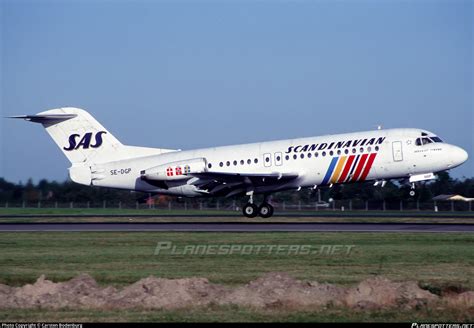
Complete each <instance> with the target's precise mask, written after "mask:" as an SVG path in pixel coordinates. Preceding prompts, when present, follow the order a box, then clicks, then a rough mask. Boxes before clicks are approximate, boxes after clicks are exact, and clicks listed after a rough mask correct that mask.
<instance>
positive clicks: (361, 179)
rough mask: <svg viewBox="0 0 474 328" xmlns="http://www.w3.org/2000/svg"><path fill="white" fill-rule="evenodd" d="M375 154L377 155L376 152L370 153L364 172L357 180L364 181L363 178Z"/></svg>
mask: <svg viewBox="0 0 474 328" xmlns="http://www.w3.org/2000/svg"><path fill="white" fill-rule="evenodd" d="M375 156H377V153H373V154H370V156H369V160H368V161H367V165H366V166H365V169H364V172H363V173H362V175H361V176H360V179H359V181H364V180H365V178H367V175H369V171H370V168H371V167H372V164H373V163H374V160H375Z"/></svg>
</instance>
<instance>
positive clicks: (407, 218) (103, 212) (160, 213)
mask: <svg viewBox="0 0 474 328" xmlns="http://www.w3.org/2000/svg"><path fill="white" fill-rule="evenodd" d="M341 214H344V216H341ZM28 216H31V217H28ZM193 216H194V217H193ZM130 221H133V222H176V221H180V222H202V221H206V222H260V223H261V222H370V223H380V222H385V223H404V222H416V223H474V212H426V211H406V212H400V211H368V212H367V211H352V212H351V211H344V212H341V211H332V210H325V211H301V212H300V211H293V212H288V211H286V212H284V211H277V212H276V213H275V216H273V217H272V218H269V219H262V218H260V217H256V218H246V217H244V216H243V215H242V214H241V213H240V211H216V210H194V209H193V210H186V211H185V210H171V211H169V210H158V209H157V210H153V209H140V210H134V209H123V210H120V209H102V208H91V209H87V208H85V209H74V208H72V209H70V208H57V209H56V208H49V209H47V208H0V223H35V222H36V223H42V222H44V223H52V222H130Z"/></svg>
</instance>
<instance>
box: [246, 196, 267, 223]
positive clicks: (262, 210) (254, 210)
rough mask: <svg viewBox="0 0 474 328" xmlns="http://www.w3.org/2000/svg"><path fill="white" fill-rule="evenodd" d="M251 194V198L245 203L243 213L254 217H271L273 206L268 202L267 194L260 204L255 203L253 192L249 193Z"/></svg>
mask: <svg viewBox="0 0 474 328" xmlns="http://www.w3.org/2000/svg"><path fill="white" fill-rule="evenodd" d="M247 194H248V195H249V196H250V200H249V202H248V203H247V204H245V205H244V208H243V214H244V215H245V216H246V217H248V218H254V217H256V216H257V215H260V216H261V217H262V218H269V217H271V216H272V215H273V206H272V205H270V204H269V203H268V200H267V196H265V199H264V201H263V203H262V204H261V205H260V206H257V205H255V204H254V203H253V192H251V193H247Z"/></svg>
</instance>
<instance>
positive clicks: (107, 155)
mask: <svg viewBox="0 0 474 328" xmlns="http://www.w3.org/2000/svg"><path fill="white" fill-rule="evenodd" d="M14 118H22V119H25V120H28V121H31V122H36V123H41V124H42V125H43V126H44V128H45V129H46V131H47V132H48V133H49V135H50V136H51V138H53V140H54V142H56V144H57V145H58V147H59V148H60V149H61V151H62V152H63V153H64V155H66V157H67V158H68V159H69V161H70V162H71V163H72V164H75V163H104V162H111V161H116V160H121V159H126V158H132V157H139V156H148V155H155V154H161V153H163V152H168V151H172V150H168V149H158V148H143V147H132V146H125V145H123V144H122V143H121V142H120V141H118V140H117V139H116V138H115V137H114V136H113V135H112V134H111V133H110V132H109V131H107V129H105V128H104V127H103V126H102V125H101V124H100V123H99V122H97V120H96V119H95V118H93V117H92V116H91V115H90V114H89V113H88V112H86V111H85V110H82V109H79V108H72V107H65V108H58V109H51V110H47V111H45V112H41V113H38V114H36V115H27V116H15V117H14Z"/></svg>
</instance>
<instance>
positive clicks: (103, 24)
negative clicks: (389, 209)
mask: <svg viewBox="0 0 474 328" xmlns="http://www.w3.org/2000/svg"><path fill="white" fill-rule="evenodd" d="M473 4H474V2H473V1H460V0H449V1H448V0H446V1H429V0H423V1H393V0H392V1H388V0H387V1H237V0H234V1H90V0H87V1H86V0H83V1H74V0H72V1H58V0H56V1H42V0H35V1H31V0H30V1H24V0H15V1H13V0H0V29H1V34H0V36H1V42H0V56H1V61H0V65H1V66H0V72H1V80H0V83H1V84H0V98H1V103H0V106H1V108H0V111H1V112H0V116H1V118H0V177H4V178H6V179H7V180H9V181H13V182H18V181H23V182H25V181H26V180H27V179H28V178H30V177H32V178H33V180H34V181H38V180H39V179H42V178H46V179H49V180H58V181H64V180H65V179H66V178H67V174H68V172H67V168H68V167H69V166H70V164H69V162H68V161H67V159H66V158H65V157H64V155H63V154H62V153H61V151H60V150H59V149H58V148H57V146H56V145H55V144H54V142H53V141H52V140H51V139H50V138H49V136H48V135H47V133H46V132H45V131H44V130H43V128H42V127H41V126H40V125H37V124H31V123H27V122H24V121H17V120H11V119H5V118H3V117H4V116H9V115H18V114H35V113H38V112H41V111H44V110H47V109H52V108H58V107H65V106H73V107H79V108H83V109H86V110H87V111H89V112H90V113H91V114H92V115H93V116H94V117H95V118H96V119H97V120H98V121H99V122H101V123H102V125H104V126H105V127H106V128H107V129H108V130H109V131H110V132H111V133H113V134H114V135H115V137H117V138H118V139H119V140H120V141H121V142H122V143H124V144H130V145H137V146H147V147H159V148H179V149H193V148H198V147H210V146H219V145H228V144H239V143H247V142H257V141H266V140H277V139H286V138H295V137H308V136H316V135H322V134H333V133H345V132H351V131H363V130H371V129H375V128H376V127H377V125H382V126H383V128H395V127H417V128H423V129H427V130H430V131H433V132H435V133H437V134H438V135H439V136H440V137H442V138H443V139H445V141H447V142H449V143H453V144H456V145H459V146H461V147H463V148H464V149H465V150H467V151H468V153H470V154H471V158H470V159H469V160H468V162H466V163H465V164H464V165H462V166H461V167H459V168H456V169H454V170H452V171H451V174H452V176H454V177H458V178H461V177H463V176H467V177H472V176H474V174H473V173H474V164H473V163H474V127H473V126H474V125H473V123H474V98H473V97H474V96H473V94H474V92H473V75H474V69H473V67H474V59H473V58H474V57H473V29H474V20H473V16H474V5H473Z"/></svg>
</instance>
